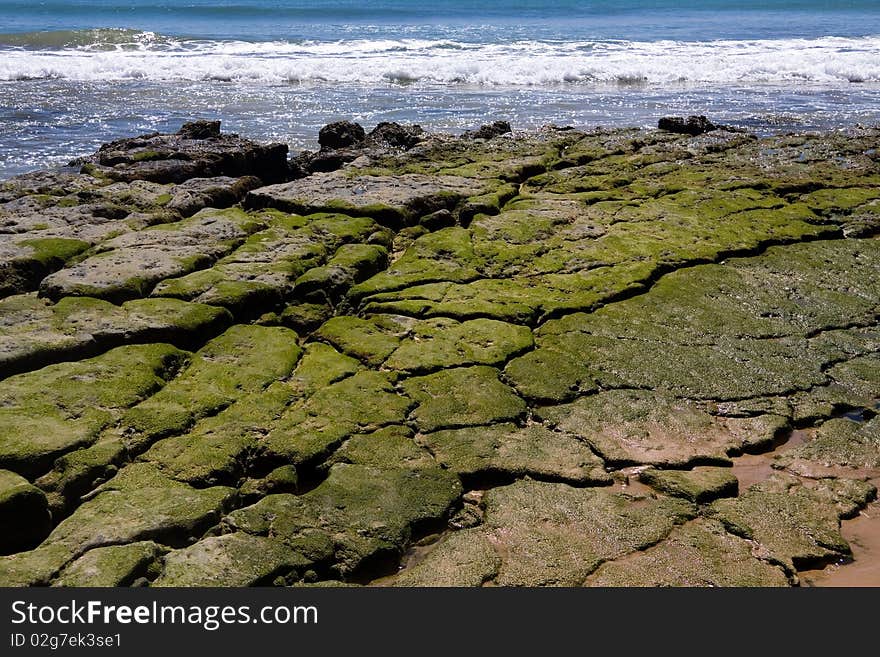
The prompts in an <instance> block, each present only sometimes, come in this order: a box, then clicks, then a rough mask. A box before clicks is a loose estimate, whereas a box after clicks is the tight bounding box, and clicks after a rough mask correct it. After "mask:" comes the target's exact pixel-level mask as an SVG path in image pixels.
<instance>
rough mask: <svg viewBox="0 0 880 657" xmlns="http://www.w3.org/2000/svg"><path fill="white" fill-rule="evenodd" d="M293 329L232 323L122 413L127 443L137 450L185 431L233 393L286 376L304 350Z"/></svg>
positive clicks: (259, 387) (255, 388)
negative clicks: (173, 374)
mask: <svg viewBox="0 0 880 657" xmlns="http://www.w3.org/2000/svg"><path fill="white" fill-rule="evenodd" d="M297 337H298V336H297V335H296V333H294V332H293V331H290V330H289V329H285V328H281V327H265V326H247V325H236V326H233V327H232V328H230V329H229V330H227V331H226V332H225V333H223V334H222V335H220V336H219V337H217V338H215V339H213V340H211V341H210V342H208V344H206V345H205V346H204V347H203V348H202V349H200V350H199V351H198V352H196V353H195V354H194V355H193V358H192V360H191V361H190V363H189V365H188V367H187V368H186V369H185V370H184V371H183V372H182V373H181V375H180V376H178V377H177V378H176V379H175V380H174V381H173V382H172V383H171V384H170V385H169V386H167V387H166V388H165V389H163V390H161V391H159V392H158V393H157V394H155V395H153V396H152V397H151V398H150V399H148V400H146V401H144V402H143V403H141V404H138V405H137V406H135V407H134V408H132V409H131V410H130V411H128V412H127V413H126V414H125V417H124V418H123V420H122V422H123V432H124V434H123V435H124V437H125V440H126V443H127V445H128V446H129V449H131V450H133V451H135V452H140V451H143V449H145V448H146V447H148V446H149V445H150V444H151V443H152V442H154V441H155V440H157V439H159V438H162V437H165V436H168V435H173V434H179V433H182V432H184V431H186V430H187V429H188V428H189V427H191V426H192V424H193V423H194V422H195V421H196V420H198V419H199V418H202V417H205V416H207V415H214V414H217V413H219V412H220V411H222V410H223V409H224V408H226V407H228V406H230V405H231V404H232V403H234V402H235V401H236V400H237V399H239V398H241V397H243V396H245V395H247V394H249V393H254V392H258V391H262V390H263V389H265V388H267V387H268V386H269V385H270V384H271V383H272V382H274V381H278V380H280V379H283V378H286V377H287V376H289V375H290V374H291V373H292V372H293V370H294V368H295V367H296V364H297V362H298V361H299V357H300V355H301V354H302V350H301V349H300V347H299V346H298V344H297Z"/></svg>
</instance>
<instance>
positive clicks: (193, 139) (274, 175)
mask: <svg viewBox="0 0 880 657" xmlns="http://www.w3.org/2000/svg"><path fill="white" fill-rule="evenodd" d="M287 151H288V148H287V144H281V143H275V144H258V143H256V142H254V141H251V140H250V139H245V138H243V137H239V136H238V135H236V134H221V133H220V122H219V121H194V122H192V123H186V124H184V125H183V127H182V128H181V129H180V130H179V131H178V132H177V133H176V134H173V135H170V134H160V133H158V132H154V133H150V134H147V135H141V136H140V137H134V138H131V139H119V140H117V141H114V142H110V143H109V144H105V145H103V146H102V147H101V148H100V149H99V150H98V152H97V153H96V154H95V155H92V156H89V157H86V158H83V159H81V160H78V161H76V162H75V163H76V164H81V165H82V172H83V173H90V174H92V175H94V176H98V177H104V178H107V179H110V180H114V181H122V182H132V181H135V180H146V181H150V182H155V183H181V182H184V181H186V180H189V179H191V178H212V177H216V176H229V177H233V178H239V177H242V176H256V177H257V178H259V179H260V180H262V181H263V182H267V183H269V182H278V181H281V180H285V179H287V178H288V177H289V166H288V164H287Z"/></svg>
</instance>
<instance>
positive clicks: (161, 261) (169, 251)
mask: <svg viewBox="0 0 880 657" xmlns="http://www.w3.org/2000/svg"><path fill="white" fill-rule="evenodd" d="M263 227H264V225H263V224H261V223H260V222H259V221H258V220H255V219H254V218H253V217H250V216H249V215H247V214H246V213H244V212H242V211H241V210H238V209H233V208H230V209H228V210H211V209H206V210H202V211H200V212H199V213H197V214H196V215H195V216H193V217H190V218H189V219H185V220H184V221H181V222H179V223H177V224H164V225H162V226H156V227H155V228H150V229H147V230H143V231H140V232H133V233H127V234H125V235H121V236H119V237H116V238H114V239H112V240H110V241H109V242H106V243H105V244H104V245H102V248H101V251H100V252H99V253H97V254H96V255H94V256H92V257H90V258H86V259H85V260H83V261H82V262H79V263H77V264H76V265H73V266H71V267H67V268H65V269H63V270H61V271H59V272H56V273H54V274H52V275H50V276H47V277H46V278H45V279H43V282H42V283H41V284H40V295H41V296H45V297H48V298H50V299H52V300H53V301H57V300H58V299H60V298H62V297H65V296H90V297H95V298H99V299H106V300H108V301H111V302H114V303H121V302H123V301H129V300H131V299H135V298H138V297H144V296H146V295H148V294H149V293H150V291H151V290H152V289H153V287H154V286H155V285H156V283H158V282H159V281H161V280H162V279H165V278H172V277H175V276H181V275H184V274H187V273H189V272H190V271H192V270H193V269H197V268H201V267H204V266H205V265H206V264H209V263H211V262H213V261H214V260H217V259H218V258H219V257H221V256H223V255H226V254H227V253H229V252H230V251H232V249H234V248H235V247H236V246H238V245H239V244H241V243H242V242H243V241H244V240H245V238H246V237H247V236H248V234H249V233H253V232H256V231H257V230H259V229H260V228H263Z"/></svg>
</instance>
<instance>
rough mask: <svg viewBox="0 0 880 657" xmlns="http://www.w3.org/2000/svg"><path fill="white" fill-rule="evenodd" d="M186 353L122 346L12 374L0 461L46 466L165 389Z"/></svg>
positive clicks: (27, 467)
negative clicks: (32, 370) (68, 361)
mask: <svg viewBox="0 0 880 657" xmlns="http://www.w3.org/2000/svg"><path fill="white" fill-rule="evenodd" d="M183 357H184V354H183V353H182V352H181V351H179V350H177V349H175V348H174V347H172V346H170V345H164V344H156V345H144V346H132V347H119V348H118V349H113V350H111V351H109V352H107V353H106V354H104V355H102V356H98V357H96V358H91V359H87V360H83V361H80V362H76V363H61V364H58V365H50V366H48V367H45V368H43V369H42V370H38V371H36V372H31V373H28V374H19V375H17V376H14V377H10V378H9V379H7V380H6V381H4V384H3V393H2V401H0V464H2V465H3V466H4V467H6V468H9V469H12V470H14V471H16V472H19V473H21V474H26V475H30V476H33V475H37V474H40V473H41V472H43V471H45V470H47V469H48V468H49V467H50V466H51V464H52V462H53V461H54V460H55V458H57V457H58V456H61V455H62V454H63V453H65V452H67V451H70V450H73V449H76V448H79V447H84V446H86V445H89V444H90V443H93V442H94V441H95V440H97V437H98V434H99V433H100V431H101V430H102V429H103V428H105V427H107V426H109V425H110V424H111V423H113V422H114V421H115V420H117V419H119V418H120V417H121V416H122V415H123V413H124V412H125V410H126V409H127V408H130V407H132V406H134V405H135V404H137V403H138V402H140V401H141V400H143V399H145V398H146V397H148V396H149V395H151V394H153V393H155V392H156V391H157V390H159V389H160V388H162V386H164V385H165V383H166V381H167V380H168V379H169V378H171V376H173V374H174V373H175V371H176V370H177V368H178V367H179V366H180V365H181V364H182V361H183Z"/></svg>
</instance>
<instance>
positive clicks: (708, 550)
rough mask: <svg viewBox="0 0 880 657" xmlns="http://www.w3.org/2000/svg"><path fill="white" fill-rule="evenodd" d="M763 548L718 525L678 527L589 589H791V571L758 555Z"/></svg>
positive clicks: (602, 571) (594, 578)
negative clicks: (673, 587) (785, 570)
mask: <svg viewBox="0 0 880 657" xmlns="http://www.w3.org/2000/svg"><path fill="white" fill-rule="evenodd" d="M757 551H758V550H757V546H756V545H755V543H754V542H752V541H747V540H744V539H742V538H739V537H737V536H733V535H732V534H729V533H728V532H726V531H725V530H724V527H723V526H722V525H721V524H720V523H718V522H715V521H712V520H696V521H694V522H689V523H686V524H684V525H682V526H680V527H676V528H675V529H673V530H672V532H670V534H669V536H668V537H667V538H666V540H664V541H663V542H661V543H659V544H658V545H655V546H653V547H650V548H648V549H647V550H645V551H643V552H637V553H635V554H632V555H628V556H625V557H623V558H622V559H619V560H616V561H610V562H608V563H606V564H603V565H602V566H600V567H599V569H598V570H597V571H596V572H595V573H593V574H592V575H590V576H589V577H588V578H587V580H586V585H587V586H626V587H632V586H699V587H709V586H740V587H743V586H748V587H754V586H788V584H789V582H788V578H787V577H786V574H785V572H784V571H783V570H782V569H781V568H780V567H779V566H776V565H773V564H770V563H768V562H767V561H766V560H764V559H759V558H757V557H756V556H755V553H756V552H757Z"/></svg>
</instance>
